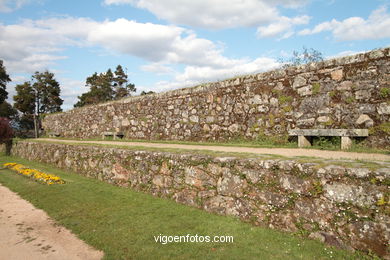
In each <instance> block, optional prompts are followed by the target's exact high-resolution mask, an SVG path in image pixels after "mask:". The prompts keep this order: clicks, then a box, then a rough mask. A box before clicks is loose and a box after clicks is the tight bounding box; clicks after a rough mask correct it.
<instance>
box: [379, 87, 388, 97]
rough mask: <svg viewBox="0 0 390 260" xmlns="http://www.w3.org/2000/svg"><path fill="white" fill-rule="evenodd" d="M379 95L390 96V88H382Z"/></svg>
mask: <svg viewBox="0 0 390 260" xmlns="http://www.w3.org/2000/svg"><path fill="white" fill-rule="evenodd" d="M379 96H380V97H381V98H390V88H381V89H380V90H379Z"/></svg>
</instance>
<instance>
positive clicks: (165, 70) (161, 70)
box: [141, 62, 175, 75]
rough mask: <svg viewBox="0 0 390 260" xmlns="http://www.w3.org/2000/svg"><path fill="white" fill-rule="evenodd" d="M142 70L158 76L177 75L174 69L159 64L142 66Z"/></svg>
mask: <svg viewBox="0 0 390 260" xmlns="http://www.w3.org/2000/svg"><path fill="white" fill-rule="evenodd" d="M141 70H143V71H147V72H152V73H156V74H157V75H163V74H174V73H175V71H174V69H172V68H171V67H169V66H166V65H164V64H162V63H158V62H155V63H150V64H147V65H143V66H141Z"/></svg>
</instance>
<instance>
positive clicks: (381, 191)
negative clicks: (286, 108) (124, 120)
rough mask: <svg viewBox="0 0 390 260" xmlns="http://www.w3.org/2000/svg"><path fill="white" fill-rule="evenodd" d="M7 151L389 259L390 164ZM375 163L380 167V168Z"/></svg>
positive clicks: (61, 147) (46, 146)
mask: <svg viewBox="0 0 390 260" xmlns="http://www.w3.org/2000/svg"><path fill="white" fill-rule="evenodd" d="M12 154H13V155H16V156H20V157H23V158H26V159H28V160H34V161H39V162H42V163H48V164H51V165H53V166H56V167H59V168H62V169H65V170H72V171H74V172H77V173H78V174H81V175H84V176H88V177H91V178H96V179H99V180H102V181H105V182H108V183H111V184H114V185H118V186H122V187H129V188H131V189H134V190H137V191H142V192H146V193H150V194H153V195H155V196H158V197H164V198H170V199H172V200H174V201H176V202H179V203H182V204H186V205H190V206H193V207H197V208H200V209H203V210H206V211H208V212H213V213H217V214H222V215H231V216H235V217H238V218H240V219H242V220H243V221H247V222H251V223H252V224H255V225H263V226H267V227H271V228H275V229H279V230H284V231H290V232H299V233H302V234H309V237H311V238H315V239H319V240H321V241H323V242H326V243H328V244H331V245H334V246H338V247H341V248H345V249H359V250H363V251H366V252H369V251H371V252H374V253H376V254H377V255H379V256H381V257H384V258H387V259H389V257H390V252H389V248H388V242H389V240H390V216H389V212H390V204H389V196H390V194H389V188H388V185H389V182H390V167H389V166H387V167H386V165H387V164H383V167H382V166H380V167H379V168H378V169H375V170H373V169H369V168H365V167H364V166H362V167H360V168H348V167H344V166H338V165H331V164H330V165H327V166H324V164H318V163H303V162H298V161H294V160H288V159H261V158H254V159H249V158H236V157H217V156H210V155H201V154H190V153H185V154H183V153H181V154H179V153H168V152H154V151H135V150H128V149H119V148H107V147H102V146H82V145H68V144H54V143H38V142H31V141H19V142H17V143H16V144H15V145H14V146H13V148H12ZM381 167H382V168H381Z"/></svg>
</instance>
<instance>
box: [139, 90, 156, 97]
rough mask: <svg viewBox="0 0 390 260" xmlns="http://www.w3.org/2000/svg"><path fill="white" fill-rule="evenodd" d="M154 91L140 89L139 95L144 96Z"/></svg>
mask: <svg viewBox="0 0 390 260" xmlns="http://www.w3.org/2000/svg"><path fill="white" fill-rule="evenodd" d="M154 93H156V92H154V91H144V90H143V91H142V92H141V96H144V95H150V94H154Z"/></svg>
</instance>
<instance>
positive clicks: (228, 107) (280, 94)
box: [43, 48, 390, 146]
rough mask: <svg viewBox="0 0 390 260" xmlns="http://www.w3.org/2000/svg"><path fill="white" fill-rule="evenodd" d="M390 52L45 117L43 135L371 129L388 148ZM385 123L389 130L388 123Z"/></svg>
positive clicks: (184, 135)
mask: <svg viewBox="0 0 390 260" xmlns="http://www.w3.org/2000/svg"><path fill="white" fill-rule="evenodd" d="M389 121H390V49H389V48H386V49H380V50H374V51H371V52H368V53H363V54H357V55H354V56H349V57H343V58H338V59H332V60H326V61H323V62H319V63H316V64H308V65H302V66H297V67H289V68H287V69H280V70H275V71H270V72H266V73H260V74H256V75H248V76H243V77H237V78H234V79H229V80H224V81H220V82H214V83H209V84H203V85H200V86H196V87H193V88H185V89H179V90H174V91H169V92H165V93H159V94H154V95H147V96H140V97H131V98H127V99H123V100H119V101H115V102H110V103H105V104H99V105H94V106H88V107H83V108H77V109H73V110H70V111H67V112H64V113H59V114H51V115H47V116H46V117H45V119H44V120H43V127H44V129H45V130H46V132H55V133H59V134H60V135H61V136H62V137H75V138H91V137H97V136H101V133H102V132H104V131H120V132H123V133H124V134H125V137H126V138H130V139H149V140H156V139H158V140H194V141H200V140H203V141H224V140H231V139H235V138H244V139H249V140H256V139H264V138H265V137H267V136H273V138H274V139H275V140H276V141H277V140H278V139H280V140H283V139H285V137H286V135H287V131H288V129H294V128H302V129H303V128H368V129H370V138H369V140H368V142H367V143H369V144H370V145H373V146H376V145H382V146H385V145H390V125H389V123H388V122H389ZM386 123H387V124H386Z"/></svg>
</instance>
